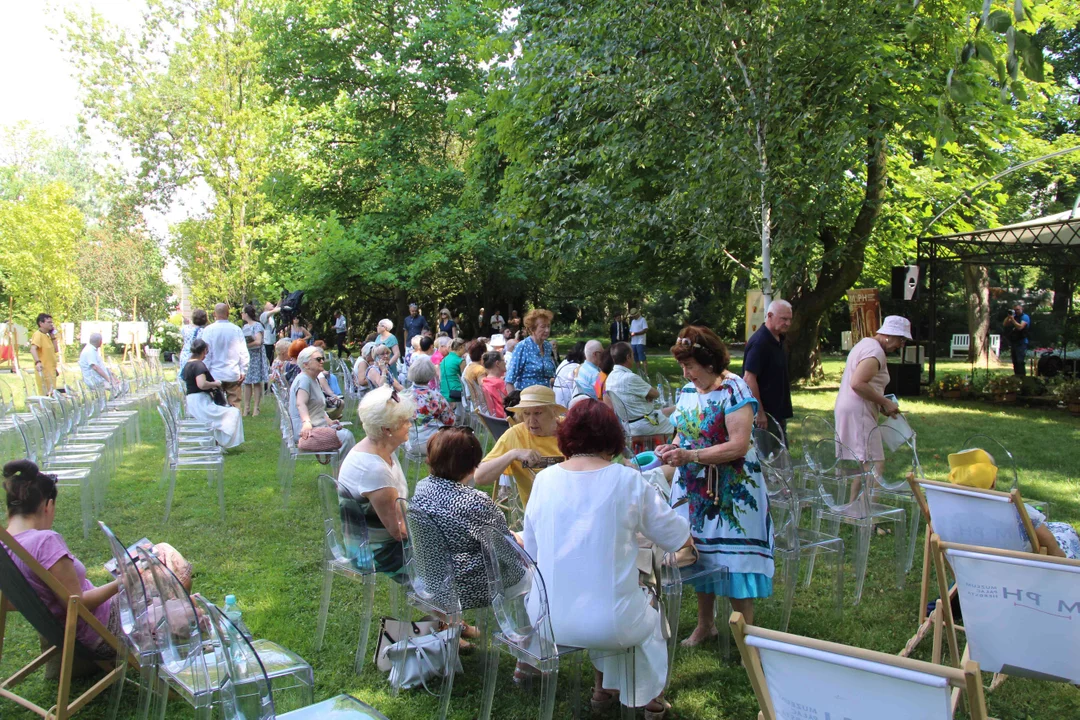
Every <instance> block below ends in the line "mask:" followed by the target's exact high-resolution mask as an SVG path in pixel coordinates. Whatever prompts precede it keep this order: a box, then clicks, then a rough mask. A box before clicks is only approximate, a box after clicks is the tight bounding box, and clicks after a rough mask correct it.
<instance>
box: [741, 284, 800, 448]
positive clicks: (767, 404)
mask: <svg viewBox="0 0 1080 720" xmlns="http://www.w3.org/2000/svg"><path fill="white" fill-rule="evenodd" d="M790 327H791V303H789V302H788V301H787V300H773V301H772V302H771V303H770V304H769V307H768V309H767V310H766V314H765V322H764V323H762V325H761V327H759V328H758V329H757V332H755V333H754V334H753V335H752V336H751V337H750V340H749V341H748V342H747V343H746V351H745V353H744V355H743V380H745V381H746V384H747V386H748V387H749V388H750V392H752V393H753V394H754V397H756V398H757V400H758V411H757V417H756V418H754V424H755V425H757V426H758V427H759V428H761V429H762V430H765V429H768V430H769V431H770V432H772V433H773V434H776V435H779V434H781V433H779V432H777V430H782V431H783V432H787V421H788V418H790V417H791V416H792V415H793V414H794V413H793V412H792V409H791V382H790V381H789V380H788V367H787V353H785V352H784V336H785V335H787V331H788V329H789V328H790ZM770 416H771V417H772V418H773V419H774V420H775V421H776V424H777V425H779V428H778V427H776V426H774V425H773V423H772V422H771V421H770V420H769V417H770Z"/></svg>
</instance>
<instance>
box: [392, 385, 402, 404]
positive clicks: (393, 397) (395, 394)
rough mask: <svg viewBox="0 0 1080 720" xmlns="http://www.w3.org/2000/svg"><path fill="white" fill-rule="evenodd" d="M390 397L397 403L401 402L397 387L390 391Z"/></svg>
mask: <svg viewBox="0 0 1080 720" xmlns="http://www.w3.org/2000/svg"><path fill="white" fill-rule="evenodd" d="M390 399H391V400H393V401H394V402H396V403H399V402H401V396H400V395H398V394H397V388H394V389H393V390H391V391H390Z"/></svg>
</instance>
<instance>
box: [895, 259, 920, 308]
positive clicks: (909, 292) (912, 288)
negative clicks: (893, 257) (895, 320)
mask: <svg viewBox="0 0 1080 720" xmlns="http://www.w3.org/2000/svg"><path fill="white" fill-rule="evenodd" d="M921 286H922V273H921V272H919V266H918V265H897V266H895V267H894V268H893V269H892V299H893V300H918V299H919V288H920V287H921Z"/></svg>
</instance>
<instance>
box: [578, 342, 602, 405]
mask: <svg viewBox="0 0 1080 720" xmlns="http://www.w3.org/2000/svg"><path fill="white" fill-rule="evenodd" d="M603 354H604V344H603V343H601V342H600V341H599V340H590V341H589V342H587V343H585V362H583V363H582V364H581V367H579V368H578V371H577V377H575V378H574V397H580V396H582V395H585V396H586V397H591V398H592V399H593V400H596V399H597V397H596V381H597V380H598V379H600V358H601V356H602V355H603Z"/></svg>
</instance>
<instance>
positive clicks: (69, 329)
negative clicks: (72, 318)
mask: <svg viewBox="0 0 1080 720" xmlns="http://www.w3.org/2000/svg"><path fill="white" fill-rule="evenodd" d="M60 336H61V337H62V338H63V339H64V344H65V345H70V344H71V343H73V342H75V323H60Z"/></svg>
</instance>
